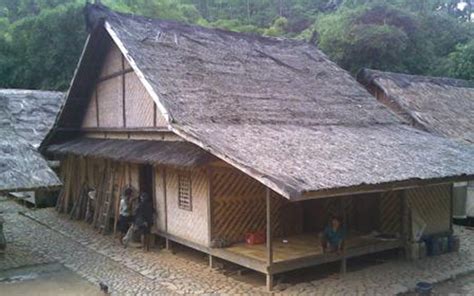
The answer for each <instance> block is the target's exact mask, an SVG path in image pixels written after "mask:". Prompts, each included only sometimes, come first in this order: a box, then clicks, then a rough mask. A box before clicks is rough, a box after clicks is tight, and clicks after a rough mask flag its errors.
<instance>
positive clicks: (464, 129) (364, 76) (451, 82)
mask: <svg viewBox="0 0 474 296" xmlns="http://www.w3.org/2000/svg"><path fill="white" fill-rule="evenodd" d="M358 80H359V82H361V83H362V84H363V85H365V86H366V87H367V89H368V90H369V91H370V92H371V93H372V94H373V95H374V96H375V97H376V98H377V100H378V101H379V102H381V103H383V104H385V105H386V106H387V107H389V108H390V109H391V110H393V111H394V112H395V114H397V115H398V116H400V118H403V119H404V120H406V121H408V122H410V123H411V124H412V125H413V126H415V127H417V128H419V129H421V130H424V131H428V132H430V133H432V134H435V135H439V136H442V137H446V138H451V139H455V140H458V141H461V142H465V143H467V144H470V145H473V146H474V81H466V80H459V79H452V78H445V77H427V76H417V75H407V74H400V73H390V72H382V71H377V70H370V69H363V70H361V71H360V73H359V74H358ZM465 161H466V163H468V164H470V165H471V166H473V167H474V159H472V158H467V159H465ZM454 195H455V199H454V212H453V214H454V218H458V219H463V218H466V217H467V216H469V217H472V218H474V182H472V181H471V182H469V183H467V182H461V183H456V184H455V185H454Z"/></svg>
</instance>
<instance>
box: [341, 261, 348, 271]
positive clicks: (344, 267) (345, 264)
mask: <svg viewBox="0 0 474 296" xmlns="http://www.w3.org/2000/svg"><path fill="white" fill-rule="evenodd" d="M346 272H347V259H346V257H343V258H342V260H341V274H346Z"/></svg>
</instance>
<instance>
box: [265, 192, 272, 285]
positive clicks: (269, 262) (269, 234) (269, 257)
mask: <svg viewBox="0 0 474 296" xmlns="http://www.w3.org/2000/svg"><path fill="white" fill-rule="evenodd" d="M266 204H267V268H268V273H267V275H266V282H267V290H268V291H271V290H272V289H273V274H272V271H271V266H272V264H273V246H272V203H271V194H270V188H268V187H267V188H266Z"/></svg>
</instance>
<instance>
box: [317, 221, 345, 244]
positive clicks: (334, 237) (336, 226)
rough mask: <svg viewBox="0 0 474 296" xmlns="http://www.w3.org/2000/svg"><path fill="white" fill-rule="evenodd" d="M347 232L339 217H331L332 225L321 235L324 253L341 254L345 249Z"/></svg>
mask: <svg viewBox="0 0 474 296" xmlns="http://www.w3.org/2000/svg"><path fill="white" fill-rule="evenodd" d="M344 238H345V231H344V229H343V227H342V222H341V220H340V219H339V218H338V217H335V216H333V217H331V220H330V223H329V224H328V225H327V226H326V228H324V231H323V232H322V233H321V234H320V239H321V246H322V248H323V251H324V252H337V253H341V252H342V251H343V249H344Z"/></svg>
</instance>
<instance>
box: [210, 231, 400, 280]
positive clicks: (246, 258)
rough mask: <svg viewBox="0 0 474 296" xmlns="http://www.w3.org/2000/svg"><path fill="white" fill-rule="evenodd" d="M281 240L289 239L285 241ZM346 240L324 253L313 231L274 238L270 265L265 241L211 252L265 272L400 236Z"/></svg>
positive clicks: (368, 248) (393, 243)
mask: <svg viewBox="0 0 474 296" xmlns="http://www.w3.org/2000/svg"><path fill="white" fill-rule="evenodd" d="M283 240H286V241H288V242H286V243H285V242H283ZM345 244H346V245H345V251H344V252H343V253H341V254H336V253H323V251H322V248H321V244H320V241H319V238H318V236H317V234H314V233H308V234H301V235H296V236H290V237H287V238H274V239H273V241H272V248H273V262H272V264H271V266H268V264H267V261H266V256H267V248H266V245H265V244H260V245H248V244H245V243H239V244H234V245H232V246H231V247H228V248H224V249H211V252H210V253H211V255H214V256H216V257H220V258H222V259H225V260H228V261H231V262H234V263H236V264H239V265H242V266H245V267H248V268H250V269H254V270H257V271H260V272H262V273H265V274H277V273H281V272H285V271H290V270H295V269H298V268H304V267H309V266H314V265H318V264H323V263H328V262H335V261H345V259H348V258H351V257H356V256H361V255H366V254H371V253H376V252H381V251H385V250H390V249H397V248H399V247H401V243H400V241H399V240H382V239H377V238H374V237H370V236H352V237H349V238H347V239H346V243H345ZM344 264H345V262H344Z"/></svg>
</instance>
